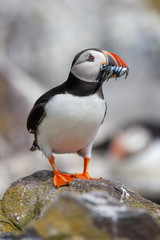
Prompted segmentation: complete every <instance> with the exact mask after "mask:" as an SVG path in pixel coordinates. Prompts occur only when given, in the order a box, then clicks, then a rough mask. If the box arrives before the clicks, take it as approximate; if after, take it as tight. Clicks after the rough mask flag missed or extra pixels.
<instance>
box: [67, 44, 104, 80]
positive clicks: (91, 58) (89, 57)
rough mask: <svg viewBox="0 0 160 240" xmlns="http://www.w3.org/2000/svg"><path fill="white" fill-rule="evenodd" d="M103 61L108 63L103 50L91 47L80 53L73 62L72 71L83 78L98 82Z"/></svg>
mask: <svg viewBox="0 0 160 240" xmlns="http://www.w3.org/2000/svg"><path fill="white" fill-rule="evenodd" d="M103 63H106V58H105V55H104V54H103V52H100V51H96V50H92V49H89V50H86V51H84V52H82V54H80V56H79V57H78V58H77V60H76V61H75V63H74V64H73V66H72V68H71V72H72V74H73V75H74V76H76V77H77V78H79V79H81V80H84V81H87V82H96V81H97V78H98V75H99V73H100V68H101V65H102V64H103Z"/></svg>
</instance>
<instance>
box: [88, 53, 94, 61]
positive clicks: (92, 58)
mask: <svg viewBox="0 0 160 240" xmlns="http://www.w3.org/2000/svg"><path fill="white" fill-rule="evenodd" d="M94 59H95V57H94V56H93V55H92V54H89V56H88V59H87V61H89V62H94Z"/></svg>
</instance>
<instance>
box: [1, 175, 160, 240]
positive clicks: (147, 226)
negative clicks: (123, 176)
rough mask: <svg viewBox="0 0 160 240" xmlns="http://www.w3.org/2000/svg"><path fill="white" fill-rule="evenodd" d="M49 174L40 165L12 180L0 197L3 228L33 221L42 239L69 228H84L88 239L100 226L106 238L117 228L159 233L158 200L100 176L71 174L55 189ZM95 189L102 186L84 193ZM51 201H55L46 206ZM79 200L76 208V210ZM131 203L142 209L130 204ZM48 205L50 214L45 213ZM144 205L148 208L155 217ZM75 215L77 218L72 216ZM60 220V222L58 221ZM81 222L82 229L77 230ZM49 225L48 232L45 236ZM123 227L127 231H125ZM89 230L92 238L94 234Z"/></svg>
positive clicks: (141, 233)
mask: <svg viewBox="0 0 160 240" xmlns="http://www.w3.org/2000/svg"><path fill="white" fill-rule="evenodd" d="M52 178H53V172H52V171H39V172H35V173H34V174H32V175H30V176H27V177H24V178H22V179H19V180H17V181H16V182H14V183H12V184H11V186H10V187H9V188H8V189H7V191H6V193H5V194H4V196H3V198H2V200H1V201H0V231H1V232H3V233H6V232H11V233H14V232H19V231H21V230H24V229H26V228H28V226H30V224H31V225H32V226H33V225H34V229H36V232H38V235H40V236H42V238H43V237H45V238H46V239H47V238H49V237H51V235H57V234H58V235H59V234H60V235H61V236H66V239H67V237H68V234H69V232H70V233H72V234H73V235H76V234H77V235H79V236H81V235H82V236H83V235H85V234H86V235H85V236H86V238H87V239H90V238H91V236H90V235H88V234H89V233H88V231H87V229H88V228H89V229H90V230H91V231H90V232H91V233H93V236H97V235H96V234H99V233H100V232H101V238H100V239H106V238H104V236H105V237H106V236H109V237H110V236H111V235H112V237H113V235H114V234H115V236H116V234H118V235H117V236H116V237H127V238H128V237H129V239H137V240H138V239H150V238H144V235H145V234H147V236H150V235H149V232H150V234H152V236H156V235H157V234H159V235H160V228H159V225H158V223H159V222H160V206H159V205H157V204H155V203H152V202H151V201H149V200H146V199H144V198H142V197H140V196H139V195H138V194H136V193H135V192H133V191H131V190H128V189H126V188H125V187H124V186H123V185H122V184H120V183H117V182H112V181H109V180H104V179H100V180H88V181H85V180H78V179H75V180H74V181H73V182H72V183H71V184H70V186H66V187H61V188H59V189H56V188H54V187H53V185H52ZM97 190H98V191H102V192H101V193H96V192H95V193H92V194H89V195H88V194H87V195H85V193H88V192H92V191H97ZM66 192H67V193H66ZM72 192H74V193H81V195H79V194H78V195H74V194H73V193H72ZM61 193H63V194H62V195H61ZM106 194H107V195H106ZM52 204H53V207H51V208H49V207H50V205H52ZM121 204H125V205H121ZM127 205H128V206H127ZM78 206H79V209H80V210H77V211H76V209H78ZM129 206H130V207H133V208H137V209H141V210H135V209H134V210H133V209H132V208H130V207H129ZM48 208H49V210H48V214H47V213H45V214H44V212H46V211H47V209H48ZM142 210H147V211H148V212H149V213H150V214H151V215H152V217H153V218H152V217H151V216H150V214H149V213H147V212H146V211H142ZM78 211H79V212H78ZM74 214H75V215H74ZM76 214H77V215H76ZM42 216H43V217H42ZM72 216H74V217H73V218H72ZM40 217H42V218H40ZM38 218H40V219H39V220H38V221H37V219H38ZM68 219H70V220H71V221H68ZM73 219H74V221H73ZM76 219H77V221H78V219H81V220H80V222H76ZM82 219H83V221H82ZM113 222H114V224H113ZM51 223H52V224H51ZM72 223H73V224H72ZM62 224H63V228H61V227H60V226H62ZM79 224H81V227H80V229H81V230H78V229H79V228H78V227H77V226H79ZM53 226H54V228H53ZM115 226H116V229H114V227H115ZM50 227H51V228H52V231H50V230H51V229H49V228H50ZM47 228H48V235H47V236H44V232H47V231H46V229H47ZM77 228H78V229H77ZM82 229H83V230H82ZM85 229H86V230H85ZM92 229H94V230H92ZM124 230H125V232H126V235H123V232H124ZM148 230H149V232H148ZM114 231H115V232H114ZM117 231H118V233H117ZM132 231H133V232H135V234H139V235H137V236H134V234H133V233H132V235H133V237H135V238H131V236H130V233H131V232H132ZM107 234H108V235H107ZM93 236H92V238H91V239H97V238H93ZM62 239H65V238H62ZM69 239H71V238H69ZM74 239H76V238H74ZM82 239H83V238H82ZM109 239H110V238H109Z"/></svg>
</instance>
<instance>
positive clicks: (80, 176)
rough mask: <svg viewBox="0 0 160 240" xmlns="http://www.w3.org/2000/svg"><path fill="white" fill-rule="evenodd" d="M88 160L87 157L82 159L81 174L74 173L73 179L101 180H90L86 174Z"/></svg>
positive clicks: (87, 173)
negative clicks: (82, 167)
mask: <svg viewBox="0 0 160 240" xmlns="http://www.w3.org/2000/svg"><path fill="white" fill-rule="evenodd" d="M89 162H90V158H89V157H87V156H86V157H84V169H83V173H75V178H80V179H84V180H89V179H97V180H98V179H101V178H91V177H90V175H89V172H88V166H89Z"/></svg>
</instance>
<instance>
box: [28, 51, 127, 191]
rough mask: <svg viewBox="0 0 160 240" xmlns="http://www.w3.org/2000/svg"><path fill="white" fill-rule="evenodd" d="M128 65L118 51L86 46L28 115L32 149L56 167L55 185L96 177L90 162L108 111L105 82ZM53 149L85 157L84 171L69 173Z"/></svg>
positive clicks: (122, 71) (61, 152) (118, 75)
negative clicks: (59, 165)
mask: <svg viewBox="0 0 160 240" xmlns="http://www.w3.org/2000/svg"><path fill="white" fill-rule="evenodd" d="M128 72H129V68H128V65H127V64H126V63H125V62H124V60H122V59H121V58H120V57H119V56H117V55H116V54H113V53H110V52H108V51H104V50H100V49H97V48H90V49H85V50H83V51H81V52H79V53H78V54H77V55H76V56H75V57H74V59H73V62H72V65H71V70H70V73H69V76H68V79H67V80H66V81H65V82H64V83H63V84H61V85H59V86H57V87H55V88H52V89H51V90H49V91H47V92H46V93H44V94H43V95H42V96H41V97H40V98H38V100H37V101H36V102H35V104H34V106H33V108H32V109H31V112H30V113H29V116H28V119H27V129H28V131H29V133H32V134H34V141H33V145H32V147H31V149H30V150H31V151H34V150H37V149H39V150H41V151H42V152H43V153H44V154H45V156H46V157H47V158H48V160H49V162H50V164H51V166H52V168H53V171H54V177H53V185H54V186H55V187H60V186H63V185H68V184H69V183H70V182H71V181H72V180H73V179H74V178H80V179H85V180H88V179H93V178H91V177H90V175H89V173H88V165H89V162H90V158H91V151H92V146H93V142H94V139H95V136H96V134H97V132H98V129H99V127H100V125H101V124H102V123H103V120H104V118H105V115H106V110H107V105H106V102H105V100H104V96H103V92H102V85H103V83H104V82H105V81H107V80H109V79H110V78H117V77H121V76H122V75H124V74H126V77H127V75H128ZM54 153H58V154H63V153H77V154H79V155H80V156H82V157H83V158H84V170H83V173H74V174H66V173H62V172H60V171H59V170H58V169H57V168H56V166H55V160H54V156H53V154H54Z"/></svg>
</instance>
